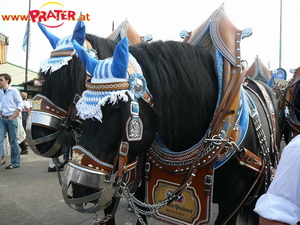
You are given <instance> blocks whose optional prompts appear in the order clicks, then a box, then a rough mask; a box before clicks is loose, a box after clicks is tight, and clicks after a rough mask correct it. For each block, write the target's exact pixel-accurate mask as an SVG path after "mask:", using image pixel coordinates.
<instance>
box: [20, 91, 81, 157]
mask: <svg viewBox="0 0 300 225" xmlns="http://www.w3.org/2000/svg"><path fill="white" fill-rule="evenodd" d="M76 98H78V97H77V96H75V97H74V101H73V102H72V103H71V105H70V106H69V110H68V111H65V110H64V109H62V108H60V107H58V106H57V105H55V104H54V103H53V102H52V101H50V100H49V99H48V98H47V97H45V96H43V95H40V94H37V95H36V96H35V97H34V98H33V102H32V110H31V112H30V114H29V118H28V123H27V125H26V134H27V138H28V142H29V145H30V148H31V149H32V150H33V152H34V153H35V154H37V155H41V156H44V157H54V155H58V156H59V155H62V154H63V153H64V151H65V148H66V147H67V145H66V143H69V141H70V138H71V133H77V134H78V130H81V129H78V128H79V127H81V126H82V122H81V121H80V120H78V118H75V117H74V115H75V113H74V110H75V108H74V105H75V104H76V102H75V100H76ZM72 122H75V123H72ZM71 124H72V125H71ZM74 125H75V126H74ZM32 126H38V127H44V128H47V129H49V130H52V131H53V133H51V134H49V135H46V136H44V137H40V138H36V139H34V138H33V137H32ZM78 135H79V134H78ZM78 135H77V136H75V135H74V136H73V137H74V138H75V137H78ZM55 139H56V140H55ZM75 139H76V138H75ZM52 140H55V143H54V144H53V146H52V147H51V148H50V149H49V150H48V151H46V152H45V153H43V154H42V153H40V151H39V150H38V148H37V145H39V144H42V143H46V142H49V141H52Z"/></svg>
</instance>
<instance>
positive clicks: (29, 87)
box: [0, 33, 42, 94]
mask: <svg viewBox="0 0 300 225" xmlns="http://www.w3.org/2000/svg"><path fill="white" fill-rule="evenodd" d="M8 45H9V39H8V37H7V36H5V35H4V34H1V33H0V73H8V74H9V75H11V77H12V83H11V85H12V86H14V87H17V88H18V89H19V90H20V91H26V92H28V93H29V94H36V93H37V92H39V91H40V88H41V86H42V82H41V81H40V80H38V73H37V72H34V71H32V70H28V72H27V80H28V81H27V82H25V72H26V69H25V68H23V67H21V66H17V65H14V64H12V63H9V62H7V48H8Z"/></svg>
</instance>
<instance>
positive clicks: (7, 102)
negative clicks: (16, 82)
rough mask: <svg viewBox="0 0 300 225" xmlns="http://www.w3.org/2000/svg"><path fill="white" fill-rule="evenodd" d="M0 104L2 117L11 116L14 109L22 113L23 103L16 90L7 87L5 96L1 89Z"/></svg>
mask: <svg viewBox="0 0 300 225" xmlns="http://www.w3.org/2000/svg"><path fill="white" fill-rule="evenodd" d="M0 102H1V103H2V104H1V110H2V116H11V115H12V114H14V112H15V111H16V109H19V110H20V111H22V108H23V101H22V98H21V94H20V92H19V90H18V89H16V88H13V87H11V86H8V89H7V90H6V93H5V94H4V91H3V89H2V90H1V91H0Z"/></svg>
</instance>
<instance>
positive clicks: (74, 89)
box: [39, 34, 116, 109]
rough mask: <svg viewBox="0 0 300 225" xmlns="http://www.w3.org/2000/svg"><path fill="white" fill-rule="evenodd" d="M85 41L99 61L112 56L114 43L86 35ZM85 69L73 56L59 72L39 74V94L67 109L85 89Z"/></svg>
mask: <svg viewBox="0 0 300 225" xmlns="http://www.w3.org/2000/svg"><path fill="white" fill-rule="evenodd" d="M86 39H87V40H88V41H89V42H90V43H91V45H92V47H93V49H95V50H96V51H97V55H98V58H99V59H105V58H107V57H111V56H112V55H113V50H114V49H115V46H116V42H114V41H112V40H110V39H105V38H102V37H98V36H96V35H93V34H86ZM86 75H87V73H86V69H85V67H84V65H83V64H82V62H81V60H80V59H79V58H78V57H77V56H74V57H73V58H72V59H71V60H70V61H69V62H68V65H65V66H62V67H61V68H60V69H59V70H57V71H54V72H52V73H51V72H50V71H47V72H46V73H43V72H41V71H40V72H39V78H40V79H42V80H44V82H43V86H42V90H41V94H42V95H45V96H47V97H48V98H49V99H51V100H52V101H53V103H54V104H56V105H58V106H60V107H61V108H63V109H67V107H68V105H69V104H70V103H71V102H72V100H73V98H74V95H75V94H79V95H81V93H82V92H83V91H84V90H85V89H86V87H85V80H86Z"/></svg>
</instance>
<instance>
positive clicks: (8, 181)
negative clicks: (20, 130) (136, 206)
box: [0, 150, 216, 225]
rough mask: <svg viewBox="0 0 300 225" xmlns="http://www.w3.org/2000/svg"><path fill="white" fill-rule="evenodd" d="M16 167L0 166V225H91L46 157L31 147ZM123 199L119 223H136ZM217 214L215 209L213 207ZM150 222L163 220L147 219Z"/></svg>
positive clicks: (117, 215)
mask: <svg viewBox="0 0 300 225" xmlns="http://www.w3.org/2000/svg"><path fill="white" fill-rule="evenodd" d="M21 160H22V165H21V167H20V168H17V169H10V170H7V169H5V166H7V165H9V161H10V160H9V157H6V164H5V165H3V166H2V167H1V168H0V196H1V200H0V224H1V225H8V224H10V225H92V224H93V219H94V214H83V213H79V212H77V211H75V210H73V209H71V208H70V207H69V206H68V205H66V203H65V202H64V200H63V197H62V194H61V188H60V185H59V182H58V179H57V174H56V172H54V173H48V164H49V159H48V158H43V157H40V156H37V155H36V154H34V153H33V152H32V151H31V150H30V151H29V154H28V155H22V156H21ZM126 208H127V202H126V200H125V199H122V202H121V204H120V206H119V209H118V211H117V214H116V220H117V224H118V225H120V224H121V225H134V224H136V216H135V215H134V213H130V212H127V210H126ZM213 213H214V214H216V209H214V212H213ZM148 223H149V225H154V224H155V225H162V224H165V223H162V222H159V221H156V220H153V219H152V218H149V219H148Z"/></svg>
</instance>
